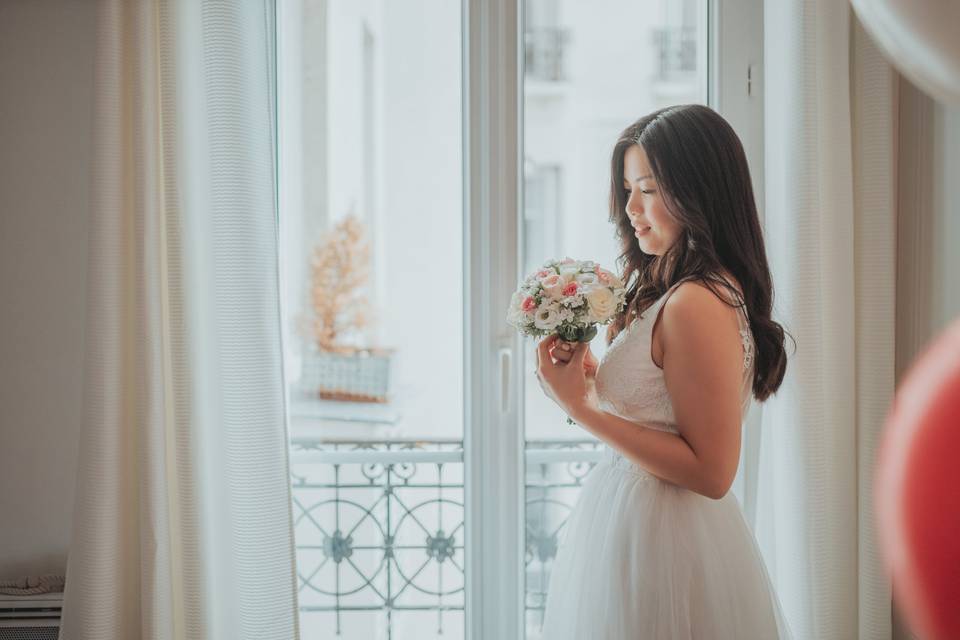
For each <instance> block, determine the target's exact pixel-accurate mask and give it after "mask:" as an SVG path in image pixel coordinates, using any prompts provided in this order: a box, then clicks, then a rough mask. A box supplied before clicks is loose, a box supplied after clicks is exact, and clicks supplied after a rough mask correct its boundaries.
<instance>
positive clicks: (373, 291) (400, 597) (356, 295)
mask: <svg viewBox="0 0 960 640" xmlns="http://www.w3.org/2000/svg"><path fill="white" fill-rule="evenodd" d="M278 51H279V56H278V58H279V63H278V84H279V90H278V122H279V129H280V141H279V142H280V166H279V174H280V178H279V183H280V203H281V204H280V210H281V216H282V229H283V237H282V243H283V245H282V246H283V277H284V283H283V287H284V327H285V332H286V333H285V369H286V373H287V384H288V392H289V395H290V437H291V473H292V478H291V482H292V487H293V500H294V504H293V514H294V520H295V527H296V529H295V535H296V545H297V571H298V574H299V600H300V608H301V615H300V620H301V628H302V637H303V638H305V639H307V638H328V637H331V636H332V635H333V633H339V634H340V636H339V637H342V638H346V639H348V640H349V639H356V640H361V639H362V640H368V639H370V638H392V639H395V640H405V639H411V640H412V639H416V640H421V639H424V638H434V637H441V636H442V637H443V638H462V637H463V635H464V615H463V608H464V585H465V576H464V548H463V543H464V527H463V523H464V508H463V501H464V490H463V424H462V423H463V407H464V402H463V379H462V370H463V355H462V354H463V350H464V345H463V339H462V336H463V314H462V308H463V304H462V301H463V295H462V280H463V268H462V264H463V254H462V248H461V246H462V236H463V229H462V215H461V210H462V178H461V175H462V160H461V158H462V153H461V114H462V109H461V98H460V93H461V77H460V76H461V10H460V3H458V2H449V1H448V0H284V2H280V3H278ZM441 292H442V293H441ZM438 300H442V304H437V302H438Z"/></svg>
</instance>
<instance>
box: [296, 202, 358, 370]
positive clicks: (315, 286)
mask: <svg viewBox="0 0 960 640" xmlns="http://www.w3.org/2000/svg"><path fill="white" fill-rule="evenodd" d="M310 264H311V272H312V274H311V287H310V301H311V307H312V309H313V320H312V338H313V340H314V342H315V343H316V345H317V347H318V348H319V349H320V350H321V351H333V352H337V353H352V352H354V351H356V346H349V345H347V344H345V343H344V342H343V336H344V335H345V334H347V333H348V332H349V331H354V332H360V331H361V330H362V329H363V328H365V327H367V326H368V325H369V324H370V321H371V318H370V303H369V301H368V299H367V297H366V296H365V295H364V294H363V292H362V291H363V287H364V285H365V284H366V282H367V280H368V278H369V276H370V243H369V241H368V240H367V233H366V229H365V227H364V225H363V223H362V222H361V221H360V220H359V219H358V218H357V217H356V215H354V214H352V213H351V214H349V215H348V216H346V217H345V218H343V219H342V220H341V221H340V222H339V223H337V225H336V226H334V227H333V229H331V230H329V231H327V232H326V233H325V234H324V235H323V236H322V238H321V240H320V242H319V243H318V244H317V246H316V247H315V248H314V250H313V256H312V258H311V263H310Z"/></svg>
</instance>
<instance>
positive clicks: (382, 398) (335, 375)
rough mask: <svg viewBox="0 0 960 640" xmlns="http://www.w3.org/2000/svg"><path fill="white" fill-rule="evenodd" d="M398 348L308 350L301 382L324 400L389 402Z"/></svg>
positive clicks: (305, 390)
mask: <svg viewBox="0 0 960 640" xmlns="http://www.w3.org/2000/svg"><path fill="white" fill-rule="evenodd" d="M394 351H395V350H394V349H357V350H355V351H352V352H350V351H345V352H342V353H341V352H336V351H308V352H306V353H305V354H304V358H303V375H302V377H301V378H300V385H301V388H302V389H303V391H304V392H306V394H307V395H315V396H317V397H320V398H322V399H324V400H344V401H350V402H380V403H384V402H389V400H390V389H391V384H390V383H391V376H390V369H391V366H390V363H391V361H392V359H393V355H394Z"/></svg>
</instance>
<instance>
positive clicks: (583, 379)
mask: <svg viewBox="0 0 960 640" xmlns="http://www.w3.org/2000/svg"><path fill="white" fill-rule="evenodd" d="M559 338H560V337H559V336H558V335H557V334H553V335H550V336H547V337H546V338H544V339H543V340H541V341H540V344H539V345H537V379H538V380H539V381H540V388H542V389H543V392H544V393H545V394H546V395H547V397H548V398H550V399H551V400H553V401H554V402H556V403H557V405H559V406H560V408H561V409H563V410H564V411H566V412H567V415H573V414H575V413H577V412H579V411H580V410H581V409H582V408H584V407H591V408H595V407H596V406H597V404H598V400H597V393H596V386H595V379H596V375H595V374H596V366H590V365H589V363H587V361H586V360H585V356H586V354H587V353H589V352H590V345H589V344H587V343H585V342H578V343H576V344H575V346H574V347H573V350H572V352H570V358H569V360H568V361H564V362H560V361H558V362H554V360H553V357H552V356H551V347H553V346H554V345H555V343H556V342H557V341H558V340H559ZM591 355H592V354H591ZM593 361H594V362H596V359H595V358H593Z"/></svg>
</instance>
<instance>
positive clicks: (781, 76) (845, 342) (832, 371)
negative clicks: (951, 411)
mask: <svg viewBox="0 0 960 640" xmlns="http://www.w3.org/2000/svg"><path fill="white" fill-rule="evenodd" d="M764 12H765V15H764V39H765V46H764V66H765V73H764V78H765V82H766V88H765V93H764V99H765V123H764V129H765V145H766V146H765V149H766V151H765V155H766V161H765V172H766V202H765V216H766V222H765V224H766V229H765V231H766V238H767V251H768V253H769V256H770V262H771V269H772V271H773V276H774V284H775V287H776V296H775V309H774V312H775V316H776V317H777V318H778V319H779V320H780V321H781V322H783V323H784V324H785V326H786V328H787V330H788V331H790V332H791V333H792V334H793V336H794V337H795V338H796V342H797V348H796V352H795V354H793V348H792V344H791V343H790V342H789V340H788V345H787V346H788V353H791V354H793V355H792V357H791V358H790V361H789V365H788V369H787V375H786V378H785V380H784V384H783V387H782V388H781V389H780V391H779V393H778V394H777V395H776V396H774V397H773V398H772V399H771V400H769V401H768V402H767V403H765V405H764V407H763V420H762V422H763V427H762V434H761V438H762V441H761V455H760V470H759V476H758V491H759V494H758V495H759V498H758V505H757V516H756V517H757V520H756V522H755V527H756V531H757V535H758V538H759V540H760V543H761V547H762V548H763V551H764V555H765V558H766V561H767V563H768V566H769V568H770V570H771V575H772V577H773V579H774V581H775V584H776V586H777V589H778V592H779V594H780V597H781V600H782V602H783V605H784V610H785V612H786V614H787V616H788V618H789V620H790V625H791V627H792V628H793V629H794V630H795V632H796V634H797V637H798V638H802V639H814V638H815V639H817V640H828V639H837V640H840V639H844V640H848V639H850V638H861V639H864V640H866V639H869V640H880V639H882V638H889V637H890V636H891V591H890V585H889V584H888V581H887V579H886V578H885V576H884V574H883V570H882V565H881V561H880V556H879V551H878V546H877V539H876V528H875V522H874V513H873V510H872V508H871V503H872V491H873V473H874V461H875V457H876V449H877V443H878V439H879V435H880V432H881V428H882V423H883V418H884V415H885V414H886V410H887V408H888V406H889V402H890V400H891V398H892V396H893V389H894V316H895V308H894V303H895V290H894V286H895V264H896V261H895V256H896V252H895V233H896V204H895V203H896V192H895V184H896V165H895V158H896V156H895V152H896V149H895V140H896V104H897V97H896V94H897V76H896V74H895V73H894V71H893V70H892V69H891V68H890V66H889V65H888V64H887V63H886V62H885V61H884V59H883V58H882V56H881V55H880V53H879V51H878V50H877V48H876V47H875V46H874V45H873V43H872V42H871V41H870V40H869V38H868V37H867V36H866V34H865V33H864V31H863V29H862V27H861V26H860V25H859V23H857V22H856V20H855V18H854V17H853V16H852V14H851V10H850V7H849V5H848V4H847V3H845V2H834V1H832V0H769V1H767V2H766V3H765V6H764Z"/></svg>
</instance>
